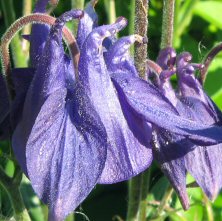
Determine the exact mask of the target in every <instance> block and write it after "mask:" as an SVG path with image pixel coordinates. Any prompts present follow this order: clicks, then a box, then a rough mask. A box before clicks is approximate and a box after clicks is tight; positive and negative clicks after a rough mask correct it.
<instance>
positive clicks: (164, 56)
mask: <svg viewBox="0 0 222 221" xmlns="http://www.w3.org/2000/svg"><path fill="white" fill-rule="evenodd" d="M156 62H157V64H158V65H159V66H160V67H161V68H162V69H163V70H167V69H169V68H170V67H172V66H174V64H175V62H176V52H175V50H174V49H173V48H171V47H167V48H164V49H162V50H161V51H160V53H159V55H158V57H157V60H156Z"/></svg>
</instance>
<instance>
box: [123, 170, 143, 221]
mask: <svg viewBox="0 0 222 221" xmlns="http://www.w3.org/2000/svg"><path fill="white" fill-rule="evenodd" d="M141 189H142V175H141V174H140V175H138V176H136V177H134V178H132V179H131V180H130V181H129V199H128V210H127V219H126V220H127V221H139V205H140V201H141Z"/></svg>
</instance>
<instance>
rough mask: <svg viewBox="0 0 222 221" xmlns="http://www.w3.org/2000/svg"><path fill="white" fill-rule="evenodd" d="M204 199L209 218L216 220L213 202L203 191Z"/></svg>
mask: <svg viewBox="0 0 222 221" xmlns="http://www.w3.org/2000/svg"><path fill="white" fill-rule="evenodd" d="M203 201H204V205H205V209H206V213H207V220H208V221H214V213H213V209H212V206H211V203H210V202H209V200H208V199H207V197H206V195H205V194H204V193H203Z"/></svg>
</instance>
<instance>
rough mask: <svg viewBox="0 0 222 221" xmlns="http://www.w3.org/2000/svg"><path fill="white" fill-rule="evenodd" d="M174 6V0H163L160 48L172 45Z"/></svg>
mask: <svg viewBox="0 0 222 221" xmlns="http://www.w3.org/2000/svg"><path fill="white" fill-rule="evenodd" d="M174 7H175V0H163V20H162V36H161V45H160V47H161V49H163V48H166V47H172V45H173V33H174V31H173V30H174Z"/></svg>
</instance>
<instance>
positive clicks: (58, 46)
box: [12, 11, 82, 174]
mask: <svg viewBox="0 0 222 221" xmlns="http://www.w3.org/2000/svg"><path fill="white" fill-rule="evenodd" d="M74 14H75V13H74ZM81 15H82V11H77V12H76V16H77V17H79V16H81ZM58 25H59V26H60V24H58ZM54 29H55V32H54V39H53V41H50V40H51V39H50V40H49V41H48V42H47V44H46V45H45V50H44V54H42V57H41V62H40V63H41V65H38V66H37V69H36V72H35V76H34V78H33V81H32V83H31V85H30V87H29V90H28V92H27V96H26V99H25V103H24V108H23V114H22V120H21V122H20V123H19V124H18V125H17V127H16V129H15V131H14V134H13V137H12V147H13V149H14V152H15V155H16V156H17V159H18V161H19V163H20V165H21V167H22V169H23V171H24V172H25V173H26V174H27V169H26V162H25V146H26V142H27V140H28V137H29V134H30V132H31V129H32V127H33V125H34V123H35V119H36V117H37V115H38V113H39V111H40V110H41V106H42V105H43V103H44V102H45V100H46V99H47V97H48V96H49V95H50V94H51V93H53V92H54V91H56V90H58V89H61V88H64V87H65V84H66V82H65V78H66V76H65V66H64V65H61V64H63V63H64V52H63V47H62V40H61V39H60V38H61V37H62V33H60V32H59V31H58V32H56V31H57V30H58V27H55V26H54ZM48 70H50V72H49V71H48Z"/></svg>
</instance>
